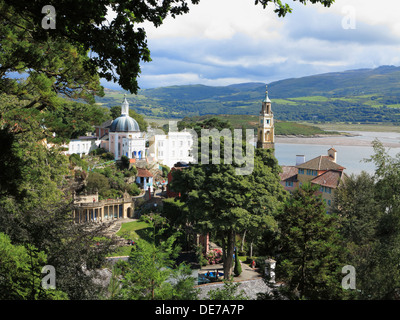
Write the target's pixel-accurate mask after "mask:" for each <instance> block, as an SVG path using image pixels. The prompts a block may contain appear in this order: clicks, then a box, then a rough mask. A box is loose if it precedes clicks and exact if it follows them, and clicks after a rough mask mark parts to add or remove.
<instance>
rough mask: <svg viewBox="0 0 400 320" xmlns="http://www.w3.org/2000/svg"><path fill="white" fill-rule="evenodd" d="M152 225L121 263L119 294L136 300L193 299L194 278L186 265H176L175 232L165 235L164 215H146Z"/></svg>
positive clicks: (195, 294)
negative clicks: (126, 258) (164, 236)
mask: <svg viewBox="0 0 400 320" xmlns="http://www.w3.org/2000/svg"><path fill="white" fill-rule="evenodd" d="M146 221H148V222H149V223H150V225H151V227H150V228H149V229H148V230H149V231H150V232H149V234H148V236H147V239H149V240H150V241H149V242H147V241H145V240H143V239H138V240H137V241H136V244H135V246H134V247H133V248H132V250H131V253H130V255H129V261H128V262H126V263H121V264H120V267H121V268H122V269H123V274H122V275H123V279H122V281H121V284H122V287H121V292H120V297H121V298H122V299H135V300H136V299H138V300H142V299H145V300H154V299H157V300H158V299H162V300H176V299H195V298H196V297H197V291H196V290H195V289H194V288H193V285H194V278H192V277H191V270H190V268H189V267H188V266H185V265H184V264H180V265H178V266H176V265H175V262H174V259H175V258H176V257H177V255H178V252H179V251H180V247H179V246H176V245H175V240H176V237H177V236H178V234H177V233H174V234H173V235H172V236H170V237H168V238H166V239H164V238H163V234H164V232H165V230H166V229H165V227H167V225H166V224H165V223H166V221H165V218H162V217H160V216H159V215H153V216H149V217H148V218H147V219H146Z"/></svg>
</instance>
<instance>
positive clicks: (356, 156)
mask: <svg viewBox="0 0 400 320" xmlns="http://www.w3.org/2000/svg"><path fill="white" fill-rule="evenodd" d="M346 133H349V134H351V135H353V136H348V137H322V138H296V137H293V138H287V137H276V139H275V157H276V158H277V159H278V162H279V164H280V165H288V166H293V165H296V155H304V156H305V158H306V161H308V160H311V159H313V158H315V157H317V156H320V155H327V154H328V149H330V148H331V147H333V148H335V149H336V151H337V163H338V164H340V165H341V166H343V167H345V168H346V169H345V172H346V173H347V174H348V175H350V174H352V173H354V174H359V173H361V171H363V170H364V171H366V172H368V173H370V174H373V173H374V172H375V165H374V164H373V163H372V162H365V159H369V158H371V156H372V155H373V154H374V150H373V148H372V145H371V143H372V141H374V140H375V139H378V140H379V141H380V142H382V143H383V144H384V145H385V147H386V150H388V152H389V154H390V155H391V156H392V157H393V156H395V155H396V154H398V153H400V133H396V132H364V131H346Z"/></svg>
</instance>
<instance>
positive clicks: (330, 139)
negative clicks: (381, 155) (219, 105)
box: [275, 136, 400, 148]
mask: <svg viewBox="0 0 400 320" xmlns="http://www.w3.org/2000/svg"><path fill="white" fill-rule="evenodd" d="M275 143H288V144H317V145H329V146H361V147H371V141H368V140H362V139H358V137H357V136H327V137H312V138H308V137H287V136H276V137H275ZM383 145H384V146H385V147H388V148H400V143H388V142H383Z"/></svg>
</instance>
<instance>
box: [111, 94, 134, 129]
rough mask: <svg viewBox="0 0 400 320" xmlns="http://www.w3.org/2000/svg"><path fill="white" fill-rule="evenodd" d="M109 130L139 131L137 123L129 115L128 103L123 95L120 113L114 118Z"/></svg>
mask: <svg viewBox="0 0 400 320" xmlns="http://www.w3.org/2000/svg"><path fill="white" fill-rule="evenodd" d="M110 131H111V132H135V131H140V128H139V124H138V123H137V121H136V120H135V119H133V118H132V117H130V116H129V103H128V101H127V100H126V96H125V97H124V101H123V102H122V105H121V115H120V116H119V117H118V118H117V119H115V120H114V121H113V122H112V124H111V127H110Z"/></svg>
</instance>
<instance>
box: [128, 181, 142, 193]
mask: <svg viewBox="0 0 400 320" xmlns="http://www.w3.org/2000/svg"><path fill="white" fill-rule="evenodd" d="M126 192H128V193H129V195H131V196H137V195H139V194H140V189H139V187H138V186H137V184H136V183H131V184H127V185H126Z"/></svg>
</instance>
